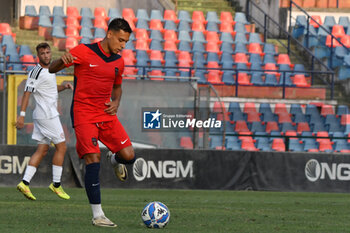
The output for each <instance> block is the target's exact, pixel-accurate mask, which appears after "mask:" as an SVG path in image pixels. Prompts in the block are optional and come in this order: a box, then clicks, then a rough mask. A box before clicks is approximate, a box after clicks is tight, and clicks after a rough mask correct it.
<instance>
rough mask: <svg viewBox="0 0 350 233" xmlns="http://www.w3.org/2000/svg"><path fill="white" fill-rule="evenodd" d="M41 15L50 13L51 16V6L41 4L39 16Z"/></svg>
mask: <svg viewBox="0 0 350 233" xmlns="http://www.w3.org/2000/svg"><path fill="white" fill-rule="evenodd" d="M40 15H48V16H51V11H50V8H49V6H46V5H41V6H40V7H39V16H40Z"/></svg>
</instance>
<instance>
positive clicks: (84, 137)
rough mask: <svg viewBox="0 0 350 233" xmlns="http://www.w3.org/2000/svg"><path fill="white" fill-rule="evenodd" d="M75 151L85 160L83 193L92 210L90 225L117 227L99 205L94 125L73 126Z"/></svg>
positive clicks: (97, 159) (98, 150) (97, 155)
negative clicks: (75, 142) (75, 141)
mask: <svg viewBox="0 0 350 233" xmlns="http://www.w3.org/2000/svg"><path fill="white" fill-rule="evenodd" d="M74 129H75V135H76V138H77V144H76V149H77V152H78V155H79V157H80V158H82V159H84V160H85V178H84V182H85V191H86V195H87V196H88V199H89V203H90V206H91V210H92V215H93V218H92V224H93V225H95V226H103V227H116V226H117V225H116V224H114V223H113V222H112V221H110V220H109V219H108V218H106V217H105V214H104V212H103V210H102V205H101V191H100V177H99V176H100V158H101V155H100V148H99V146H98V143H97V138H98V136H99V135H98V128H97V126H96V125H95V124H86V125H78V126H75V128H74Z"/></svg>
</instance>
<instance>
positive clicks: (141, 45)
mask: <svg viewBox="0 0 350 233" xmlns="http://www.w3.org/2000/svg"><path fill="white" fill-rule="evenodd" d="M135 49H137V50H145V51H149V46H148V43H147V41H146V40H137V41H136V44H135Z"/></svg>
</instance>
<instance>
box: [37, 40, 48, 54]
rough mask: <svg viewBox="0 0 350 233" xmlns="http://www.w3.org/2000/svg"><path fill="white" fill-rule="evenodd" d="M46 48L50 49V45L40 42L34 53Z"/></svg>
mask: <svg viewBox="0 0 350 233" xmlns="http://www.w3.org/2000/svg"><path fill="white" fill-rule="evenodd" d="M46 48H49V49H50V45H49V44H48V43H46V42H42V43H40V44H38V45H37V46H36V52H37V53H38V52H39V49H46Z"/></svg>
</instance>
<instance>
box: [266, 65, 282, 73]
mask: <svg viewBox="0 0 350 233" xmlns="http://www.w3.org/2000/svg"><path fill="white" fill-rule="evenodd" d="M264 70H265V73H266V74H274V75H276V76H280V73H278V72H275V71H274V70H276V71H277V70H278V68H277V66H276V64H274V63H266V64H265V66H264Z"/></svg>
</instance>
